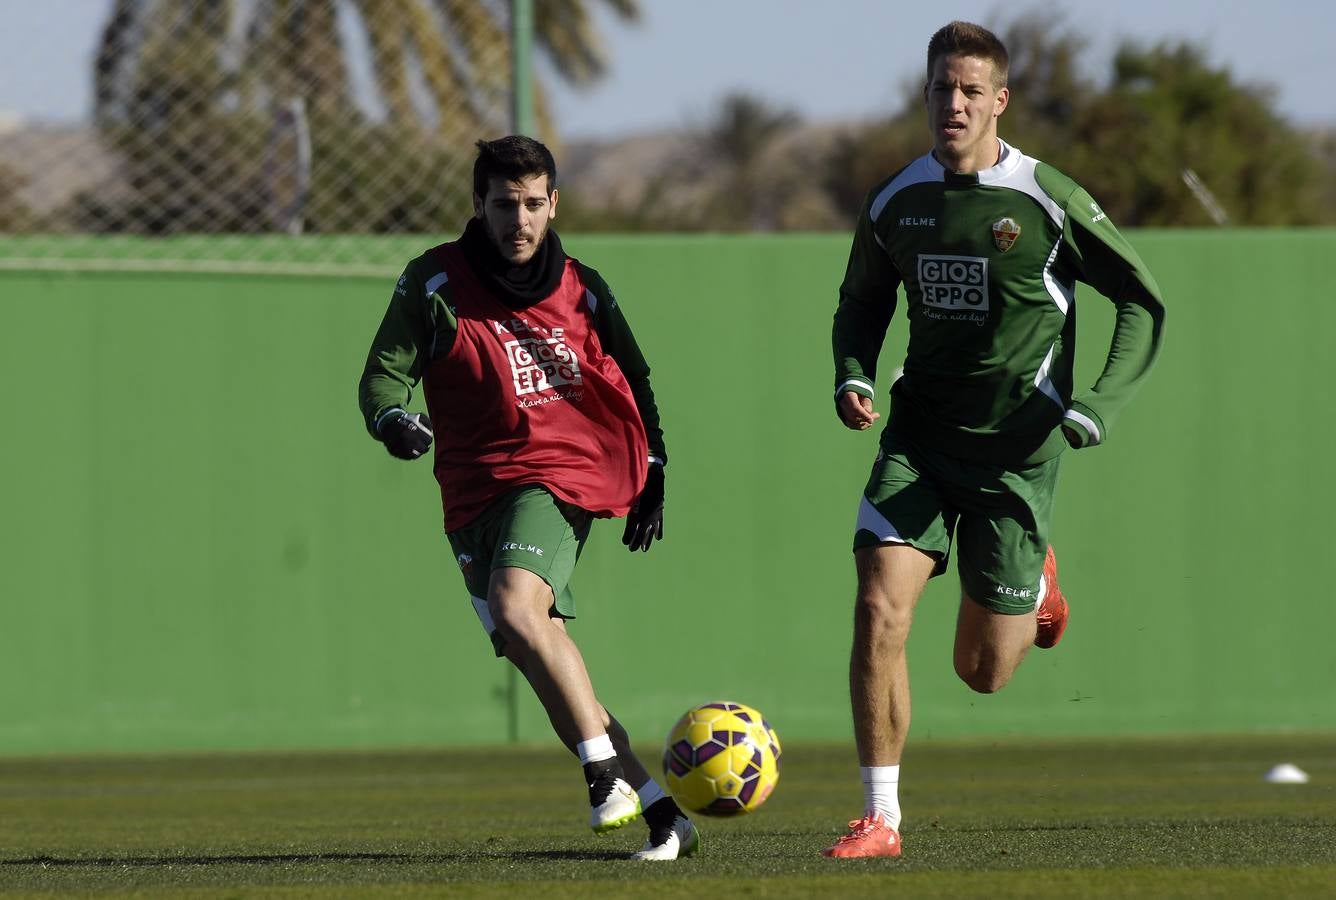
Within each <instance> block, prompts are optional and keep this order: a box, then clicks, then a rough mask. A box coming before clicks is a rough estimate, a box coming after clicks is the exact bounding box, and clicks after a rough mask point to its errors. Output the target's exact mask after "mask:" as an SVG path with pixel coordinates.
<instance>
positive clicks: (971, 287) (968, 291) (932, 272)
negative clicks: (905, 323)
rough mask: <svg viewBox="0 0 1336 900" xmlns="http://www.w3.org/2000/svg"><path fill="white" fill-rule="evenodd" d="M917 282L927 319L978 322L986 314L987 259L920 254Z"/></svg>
mask: <svg viewBox="0 0 1336 900" xmlns="http://www.w3.org/2000/svg"><path fill="white" fill-rule="evenodd" d="M918 282H919V290H920V292H921V294H922V296H923V305H924V306H925V307H927V311H926V312H925V314H926V315H928V316H930V317H931V318H936V319H957V318H959V319H964V320H966V321H970V322H982V321H983V316H984V314H986V313H987V312H988V260H987V259H983V258H981V257H977V256H942V255H934V254H927V253H924V254H920V255H919V258H918Z"/></svg>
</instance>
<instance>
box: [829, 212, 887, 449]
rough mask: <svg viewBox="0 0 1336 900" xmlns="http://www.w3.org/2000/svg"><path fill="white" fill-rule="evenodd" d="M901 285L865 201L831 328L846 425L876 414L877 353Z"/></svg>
mask: <svg viewBox="0 0 1336 900" xmlns="http://www.w3.org/2000/svg"><path fill="white" fill-rule="evenodd" d="M870 199H871V198H869V202H870ZM899 286H900V273H899V271H898V270H897V269H896V267H895V264H894V263H893V262H892V261H891V257H890V255H889V254H888V253H887V252H886V251H885V250H884V249H883V248H882V246H881V244H880V243H878V241H877V237H876V234H875V233H874V231H873V223H872V218H871V216H870V214H869V206H868V205H865V206H864V207H863V211H862V213H861V214H860V215H859V217H858V224H857V226H856V227H855V228H854V239H853V246H852V247H851V248H850V250H849V262H848V265H847V266H846V267H845V272H844V281H843V282H842V283H841V284H840V300H839V305H838V306H837V307H836V308H835V322H834V326H833V328H832V333H831V343H832V347H833V350H834V354H835V406H836V412H837V413H838V414H839V416H840V420H841V421H842V422H844V424H845V425H847V426H848V427H850V428H854V429H860V430H861V429H864V428H868V427H870V426H871V424H872V423H873V422H874V421H876V419H877V418H879V417H880V414H879V413H874V412H873V411H872V403H873V400H874V398H875V396H876V380H877V357H878V356H879V355H880V354H881V345H882V342H883V341H884V340H885V338H886V329H887V327H889V325H890V323H891V316H892V315H893V314H894V313H895V300H896V290H897V289H898V288H899Z"/></svg>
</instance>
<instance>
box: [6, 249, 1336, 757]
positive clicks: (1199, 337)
mask: <svg viewBox="0 0 1336 900" xmlns="http://www.w3.org/2000/svg"><path fill="white" fill-rule="evenodd" d="M1133 240H1134V243H1135V244H1136V245H1137V246H1138V248H1139V249H1140V250H1141V252H1142V254H1143V255H1144V257H1145V258H1146V260H1147V262H1148V263H1149V265H1150V267H1151V269H1152V270H1153V271H1154V272H1155V273H1156V275H1157V277H1158V278H1159V280H1160V283H1161V286H1162V287H1163V289H1164V293H1165V295H1166V298H1167V302H1168V305H1169V318H1168V329H1167V335H1168V337H1167V342H1166V350H1165V353H1164V356H1163V357H1162V361H1161V363H1160V366H1159V368H1158V369H1157V371H1156V373H1155V375H1154V377H1153V378H1152V380H1151V382H1150V383H1149V384H1148V386H1147V387H1146V389H1145V390H1144V391H1143V392H1142V394H1141V395H1140V396H1139V397H1138V398H1137V400H1136V401H1135V402H1134V404H1133V406H1132V407H1131V408H1130V409H1129V410H1128V411H1127V412H1126V414H1125V415H1124V416H1123V418H1122V419H1121V420H1120V421H1119V423H1118V426H1117V428H1116V429H1115V431H1114V432H1113V434H1112V436H1111V440H1110V442H1109V444H1108V445H1106V446H1103V447H1100V448H1096V449H1093V450H1089V451H1083V452H1081V453H1073V454H1069V455H1068V456H1067V457H1066V458H1065V462H1064V471H1063V481H1062V489H1061V491H1060V493H1059V499H1058V510H1057V519H1056V528H1057V533H1056V536H1055V544H1056V545H1057V547H1058V549H1059V553H1060V561H1061V566H1062V584H1063V589H1064V591H1065V592H1066V593H1067V594H1068V596H1069V597H1070V598H1071V601H1072V608H1073V612H1072V623H1071V627H1070V629H1069V630H1068V632H1067V637H1066V639H1065V640H1064V642H1063V645H1062V646H1061V648H1059V649H1057V650H1054V651H1050V652H1036V653H1034V654H1032V655H1031V657H1030V658H1029V659H1028V660H1027V662H1026V664H1025V665H1024V666H1023V667H1022V669H1021V671H1020V672H1019V673H1018V675H1017V677H1016V679H1015V680H1014V681H1013V683H1012V684H1011V685H1010V686H1009V687H1008V688H1007V689H1006V690H1005V691H1003V692H1002V693H1001V694H998V695H995V696H986V697H985V696H979V695H974V694H971V693H970V692H969V691H968V690H967V689H966V688H964V687H963V686H962V685H960V684H959V683H958V682H956V680H955V678H954V675H953V674H952V671H951V661H950V658H951V654H950V641H951V629H952V625H953V620H954V614H955V604H956V590H957V588H956V584H955V578H954V574H952V575H948V576H946V577H944V578H941V579H938V580H936V581H935V582H934V583H933V584H932V585H931V586H930V588H929V590H928V592H927V594H926V595H925V598H924V600H923V602H922V605H921V606H920V609H919V614H918V618H917V622H916V628H915V631H914V635H913V640H912V642H911V647H910V653H911V666H912V670H913V679H914V698H915V704H916V705H915V709H914V734H915V736H916V737H920V738H921V737H950V736H963V735H999V736H1001V735H1007V734H1012V733H1027V734H1034V733H1052V734H1104V733H1108V734H1114V733H1119V734H1125V733H1144V732H1210V731H1251V730H1274V729H1303V730H1314V729H1319V730H1325V729H1332V728H1336V703H1333V701H1332V699H1331V697H1332V695H1333V693H1336V651H1334V650H1333V648H1332V639H1333V637H1332V636H1333V634H1336V612H1334V611H1333V610H1336V606H1333V603H1332V601H1331V598H1330V596H1329V595H1328V594H1327V592H1326V589H1325V588H1324V577H1323V576H1325V570H1324V569H1322V568H1321V565H1320V563H1321V562H1322V560H1324V559H1330V558H1331V557H1330V553H1331V551H1330V549H1329V544H1330V542H1331V539H1330V534H1331V532H1330V530H1329V527H1328V519H1329V518H1330V517H1331V516H1332V514H1333V509H1336V504H1333V502H1332V501H1333V488H1332V486H1331V482H1330V481H1329V480H1328V479H1327V478H1326V477H1325V475H1324V473H1323V472H1322V471H1321V468H1320V466H1319V462H1320V460H1321V459H1323V458H1326V453H1327V448H1328V447H1329V446H1330V445H1331V440H1332V436H1333V435H1332V431H1333V429H1332V425H1331V416H1330V415H1329V412H1328V411H1329V409H1330V399H1329V395H1328V391H1329V390H1331V386H1332V384H1333V381H1336V377H1334V376H1336V362H1333V361H1332V357H1331V354H1330V353H1329V352H1328V350H1327V348H1326V346H1325V340H1326V336H1327V335H1328V334H1330V333H1332V330H1333V326H1336V304H1333V303H1332V302H1331V295H1330V291H1329V289H1328V287H1327V279H1326V275H1327V273H1326V269H1325V263H1326V262H1327V261H1328V260H1330V259H1331V258H1333V257H1336V232H1334V231H1329V230H1328V231H1245V232H1240V231H1229V232H1225V231H1211V232H1206V231H1202V232H1172V233H1170V232H1139V233H1135V234H1134V235H1133ZM425 242H427V239H424V246H425ZM567 243H568V245H569V247H570V248H571V250H572V252H574V253H575V254H577V255H580V256H581V257H582V258H584V259H586V260H587V261H589V262H591V263H592V264H594V265H595V266H597V267H598V268H599V269H600V270H601V271H602V272H603V274H604V275H605V276H606V277H607V278H608V280H609V281H610V283H611V284H612V285H613V286H614V288H615V289H616V290H617V292H618V295H619V298H620V299H621V301H622V303H623V305H624V307H625V309H626V311H627V314H628V317H629V318H630V320H631V322H632V325H633V326H634V327H635V329H636V331H637V334H638V336H639V338H640V341H641V344H642V346H643V347H644V349H645V351H646V354H647V356H648V357H649V359H650V361H651V363H652V364H653V366H654V372H655V387H656V390H657V392H658V394H659V398H660V405H661V408H662V411H663V416H664V423H665V427H666V430H667V437H668V441H669V451H670V454H671V457H672V458H671V464H670V466H669V470H668V476H669V477H668V507H667V509H668V512H667V524H666V532H667V539H666V541H665V542H664V543H663V544H662V545H656V546H655V548H654V549H653V550H652V551H651V552H650V553H648V554H636V555H635V556H632V555H631V554H628V553H626V552H625V550H624V549H623V548H622V546H621V544H620V543H619V541H618V537H619V535H620V527H619V526H617V525H613V524H610V523H602V524H601V525H600V526H599V527H596V529H595V532H594V537H593V538H592V540H591V546H590V547H589V549H588V551H587V554H586V557H585V560H584V561H583V562H582V564H581V567H580V570H579V572H578V573H577V576H576V582H575V587H576V591H577V595H578V597H579V601H580V611H581V617H580V619H579V620H578V621H577V622H576V623H575V624H574V626H573V633H574V634H575V635H576V638H577V640H578V641H579V642H580V643H581V645H582V646H583V648H584V650H585V654H586V657H587V661H588V663H589V666H590V669H591V670H592V673H593V676H594V681H595V685H596V686H597V687H598V689H599V691H600V695H601V697H602V699H603V700H604V702H605V704H606V705H607V706H608V707H609V708H610V709H612V710H613V711H614V712H616V713H617V714H618V715H619V717H620V718H622V719H623V721H625V722H626V724H627V725H628V726H629V727H630V728H631V729H632V732H633V734H634V735H636V736H638V737H640V738H642V739H644V740H651V741H653V740H658V739H659V737H660V736H661V735H662V733H663V732H664V731H666V729H667V728H668V726H669V725H670V724H671V723H672V721H673V720H674V719H675V718H676V716H677V715H678V714H679V713H680V712H681V711H682V709H684V708H685V707H686V706H688V705H689V704H691V703H694V702H698V701H701V700H706V699H712V698H724V699H728V698H733V699H738V700H742V701H745V702H748V703H751V704H753V705H756V706H758V707H760V708H761V709H762V710H764V711H765V712H766V714H767V716H768V717H769V718H770V719H771V720H772V722H773V723H774V724H775V725H776V727H777V728H778V730H779V731H780V733H781V735H782V736H784V737H787V738H790V739H795V738H797V739H802V738H830V737H833V738H844V737H847V736H848V735H849V734H850V733H851V730H850V725H849V712H848V703H847V687H846V681H845V678H846V676H845V673H846V665H847V656H848V646H849V629H850V621H851V614H850V606H851V597H852V592H853V578H852V565H851V559H850V555H849V550H848V544H849V539H850V531H851V528H852V523H853V515H854V510H855V506H856V501H857V498H858V493H859V490H860V488H861V486H862V482H863V479H864V477H865V475H866V472H867V469H868V466H869V465H870V463H871V460H872V456H873V454H874V452H875V443H876V441H875V436H874V435H872V434H855V433H853V432H849V431H846V430H844V429H843V428H841V427H840V426H839V425H838V423H837V422H836V420H835V417H834V414H833V411H832V404H831V399H830V387H831V375H830V360H829V355H830V353H829V324H830V316H831V312H832V310H833V306H834V297H835V290H836V287H837V285H838V282H839V279H840V276H841V274H842V272H843V266H844V257H845V254H846V251H847V238H845V237H843V236H838V235H834V236H808V237H802V236H795V237H732V238H724V237H671V236H669V237H624V238H623V237H606V238H595V237H579V236H573V237H570V238H569V239H568V241H567ZM392 284H393V278H386V279H366V278H351V279H349V278H344V279H332V278H331V279H317V278H300V279H299V278H286V277H260V276H242V275H236V276H229V275H184V274H183V275H168V274H149V275H133V274H108V273H79V274H75V273H22V272H4V273H0V360H2V362H0V366H2V367H3V368H0V375H2V376H3V383H4V384H5V387H6V390H5V394H4V397H5V401H6V406H7V407H8V410H7V412H8V419H9V425H8V427H7V429H6V440H5V441H4V444H3V450H0V454H3V467H2V470H3V472H4V473H5V474H4V480H5V491H4V509H5V517H4V520H5V523H6V528H5V531H6V535H5V541H4V543H5V550H4V560H5V561H4V565H3V573H2V574H0V578H2V579H3V580H2V581H0V590H2V591H3V597H4V601H5V602H4V607H3V608H4V610H5V615H4V622H3V625H2V626H0V709H3V710H4V712H3V715H0V753H11V754H12V753H31V752H47V751H103V750H132V749H193V748H219V749H222V748H251V747H254V748H287V747H350V746H395V745H422V744H440V743H482V742H491V741H498V740H504V739H506V737H507V735H508V733H509V730H510V728H511V723H510V721H509V718H508V713H507V709H508V707H507V704H506V702H505V697H506V690H507V686H508V683H509V679H508V677H507V675H506V669H505V666H504V664H502V663H500V662H498V661H496V660H494V659H493V658H492V655H491V652H490V647H489V645H488V643H487V641H486V640H485V639H484V638H483V636H482V632H481V629H480V628H479V627H478V625H477V622H476V619H475V617H474V614H473V611H472V608H471V606H470V605H469V602H468V600H467V596H466V595H465V593H464V591H463V589H462V585H461V583H460V580H459V576H458V574H457V573H456V572H455V571H454V567H453V562H452V560H451V559H450V556H449V553H448V551H447V548H446V544H445V542H444V539H443V537H442V536H441V534H440V525H439V523H440V510H439V505H438V499H437V495H436V490H435V484H434V482H433V481H432V478H431V473H430V470H429V465H428V463H426V462H425V461H422V462H418V463H415V464H405V463H400V462H397V461H395V460H392V459H390V457H389V456H388V455H387V454H386V453H385V452H384V450H383V449H382V448H381V447H380V446H379V445H377V444H375V443H374V442H372V441H371V440H370V439H369V438H367V437H366V435H365V433H364V432H363V431H362V427H361V423H360V419H359V416H358V412H357V408H356V397H355V394H356V383H357V378H358V375H359V374H360V370H361V366H362V362H363V358H364V355H365V352H366V347H367V344H368V342H369V340H370V337H371V334H372V332H373V330H374V329H375V327H376V324H377V323H378V321H379V318H380V315H381V312H382V311H383V308H384V304H385V302H386V300H387V298H388V295H389V290H390V288H391V287H392ZM1078 310H1079V316H1080V326H1081V334H1082V346H1081V366H1082V381H1083V383H1088V382H1089V381H1090V380H1092V379H1093V378H1094V377H1095V375H1096V374H1097V372H1098V367H1099V365H1100V363H1101V361H1102V351H1103V349H1104V347H1105V346H1106V345H1107V337H1108V329H1109V326H1110V321H1111V315H1110V310H1111V307H1110V306H1109V304H1108V303H1107V302H1105V301H1104V300H1103V299H1102V298H1100V297H1099V296H1098V295H1096V294H1094V293H1092V292H1084V293H1081V294H1080V295H1079V299H1078ZM902 324H903V323H902V320H901V319H899V318H897V321H896V326H893V327H896V335H897V336H900V335H901V334H902V332H900V331H899V330H898V326H901V325H902ZM901 340H902V338H901ZM901 340H893V342H892V345H891V348H890V349H888V351H887V355H886V356H885V357H884V358H885V359H886V360H889V359H890V358H891V355H892V353H893V348H897V347H899V346H901ZM890 367H891V366H890V365H889V364H887V365H884V366H883V368H884V369H885V370H889V368H890ZM883 381H884V378H883ZM516 725H517V728H518V736H519V739H521V740H524V741H547V740H550V738H549V733H548V727H547V724H546V720H545V718H544V717H543V715H542V713H541V710H540V709H539V708H538V707H537V705H536V704H535V703H534V702H533V701H532V700H530V699H528V697H527V694H526V695H523V696H522V700H521V702H520V704H519V707H518V720H517V722H516Z"/></svg>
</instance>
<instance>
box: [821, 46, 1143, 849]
mask: <svg viewBox="0 0 1336 900" xmlns="http://www.w3.org/2000/svg"><path fill="white" fill-rule="evenodd" d="M1007 64H1008V61H1007V51H1006V48H1005V47H1004V46H1003V45H1002V43H1001V42H1000V41H999V40H998V39H997V37H996V36H995V35H993V34H992V33H991V32H989V31H987V30H985V29H983V28H981V27H979V26H977V25H972V24H969V23H965V22H952V23H950V24H949V25H947V26H945V27H944V28H942V29H940V30H939V31H937V33H936V34H934V35H933V36H932V39H931V40H930V42H929V44H928V67H927V82H926V83H925V85H924V90H923V96H924V102H925V104H926V106H927V111H928V124H929V126H930V128H931V130H932V145H933V146H932V151H931V152H930V153H928V154H927V155H925V156H922V157H920V158H919V159H917V160H915V161H913V162H911V163H910V164H909V165H907V166H905V167H904V168H903V169H901V170H900V171H899V172H897V173H895V174H894V175H892V176H891V177H890V178H888V179H886V180H885V181H884V182H882V183H881V184H879V185H877V186H876V187H875V188H874V189H873V190H872V191H871V192H870V193H869V195H868V199H867V203H866V205H865V206H864V207H863V210H862V213H861V215H860V216H859V218H858V224H857V227H856V230H855V233H854V239H853V247H852V250H851V251H850V254H849V263H848V268H847V270H846V272H845V277H844V281H843V283H842V284H841V286H840V297H839V306H838V309H837V310H836V313H835V322H834V329H833V332H834V334H833V345H834V354H835V403H836V408H837V412H838V414H839V417H840V420H841V421H842V422H843V423H844V425H845V426H846V427H848V428H851V429H854V430H858V431H862V430H865V429H868V428H871V427H872V425H873V423H875V422H876V421H877V420H878V419H879V418H880V417H881V414H880V413H879V412H876V411H875V402H874V401H875V389H876V385H877V371H876V367H877V357H878V355H879V353H880V351H881V345H882V341H883V339H884V337H885V335H886V329H887V327H888V326H889V324H890V321H891V316H892V313H893V312H894V310H895V307H896V293H897V290H899V289H903V291H904V297H905V303H904V311H905V318H907V319H908V322H909V342H908V348H907V352H906V355H905V360H904V365H903V368H902V370H901V372H900V373H899V377H897V378H895V379H894V383H893V385H892V387H891V389H890V396H891V403H890V414H889V416H888V417H887V422H886V425H885V427H884V428H883V430H882V433H881V440H880V449H879V452H878V454H877V458H876V461H875V463H874V464H873V467H872V473H871V476H870V477H869V479H868V482H867V486H866V487H865V489H864V492H863V498H862V501H861V504H860V507H859V511H858V519H857V524H856V526H855V534H854V541H853V546H854V563H855V568H856V571H857V577H858V593H857V597H856V599H855V604H854V637H853V650H852V653H851V659H850V665H849V684H850V694H851V702H852V705H853V719H854V734H855V739H856V741H857V745H858V756H859V764H860V767H861V775H862V782H863V792H864V809H863V814H862V815H861V816H860V817H859V818H857V819H855V820H854V821H852V822H850V823H849V831H848V833H847V834H845V835H844V836H843V837H841V838H840V839H839V840H838V841H837V842H836V843H835V844H834V845H832V846H830V847H828V848H826V849H825V850H824V851H823V852H824V854H825V855H826V856H829V857H836V858H848V857H869V856H891V857H894V856H899V855H900V834H899V829H900V802H899V796H898V786H899V780H900V757H901V752H902V750H903V748H904V744H905V736H906V733H907V731H908V728H909V707H910V702H909V681H908V670H907V667H906V663H905V643H906V640H907V638H908V634H909V628H910V621H911V619H912V616H913V612H914V607H915V604H916V603H917V602H918V599H919V596H920V594H921V593H922V591H923V588H924V586H925V585H926V583H927V581H928V579H929V578H931V577H932V576H934V575H937V574H940V573H942V572H943V571H945V569H946V566H947V560H948V556H949V555H950V553H951V550H952V547H953V543H954V549H955V553H956V556H957V562H956V567H957V570H958V572H959V575H960V582H961V599H960V607H959V611H958V614H957V619H956V636H955V649H954V662H955V670H956V673H957V674H958V675H959V676H960V678H961V679H962V680H963V681H964V682H965V683H966V684H968V685H969V686H970V687H971V688H973V689H974V690H976V691H979V692H981V693H991V692H993V691H996V690H998V689H1000V688H1001V687H1002V686H1003V685H1005V684H1006V683H1007V681H1008V680H1009V679H1010V678H1011V676H1012V674H1013V673H1014V672H1015V670H1016V667H1017V666H1018V665H1019V664H1020V662H1021V660H1022V658H1024V656H1025V653H1026V651H1027V650H1028V649H1029V647H1030V646H1031V645H1037V646H1039V647H1052V646H1053V645H1055V644H1056V643H1057V642H1058V639H1059V638H1060V637H1061V636H1062V632H1063V629H1064V628H1065V626H1066V623H1067V603H1066V600H1065V599H1064V598H1063V596H1062V593H1061V592H1060V591H1059V589H1058V584H1057V564H1056V561H1055V559H1054V557H1053V550H1052V547H1051V546H1050V544H1049V531H1050V518H1051V514H1052V509H1053V492H1054V488H1055V485H1056V482H1057V474H1058V460H1059V454H1060V453H1061V452H1062V451H1063V450H1064V449H1066V448H1067V447H1069V446H1070V447H1074V448H1084V447H1091V446H1094V445H1096V444H1100V443H1102V442H1103V441H1104V440H1105V439H1106V438H1107V435H1108V433H1109V429H1110V427H1111V426H1112V425H1113V422H1114V420H1115V418H1116V416H1117V414H1118V412H1119V411H1120V410H1121V409H1122V408H1123V406H1124V405H1125V404H1126V403H1127V401H1128V400H1129V398H1130V397H1131V396H1132V394H1133V392H1134V391H1135V389H1136V388H1137V386H1138V385H1139V384H1140V383H1141V381H1142V380H1143V379H1144V378H1145V377H1146V375H1147V373H1148V372H1149V370H1150V368H1151V363H1152V361H1153V360H1154V359H1155V356H1156V353H1157V350H1158V348H1159V345H1160V337H1161V331H1162V327H1163V320H1164V307H1163V304H1162V303H1161V300H1160V292H1159V288H1158V287H1157V286H1156V284H1155V281H1154V279H1153V278H1151V276H1150V273H1149V272H1147V271H1146V268H1145V266H1144V265H1143V264H1142V262H1141V260H1140V259H1139V258H1138V257H1137V254H1136V253H1135V251H1133V249H1132V248H1131V246H1130V245H1129V244H1128V243H1127V241H1126V240H1124V238H1123V237H1122V236H1121V235H1120V234H1119V233H1118V231H1117V229H1115V228H1114V226H1113V223H1112V222H1110V221H1109V218H1108V216H1106V215H1105V214H1104V212H1103V211H1102V210H1101V209H1100V208H1099V206H1098V205H1097V204H1096V203H1095V202H1094V201H1093V200H1092V199H1091V198H1090V195H1089V194H1087V193H1086V192H1085V191H1084V190H1082V189H1081V187H1080V186H1078V185H1077V184H1076V183H1075V182H1073V181H1072V180H1071V179H1070V178H1068V177H1067V176H1065V175H1063V174H1062V173H1060V172H1058V171H1057V170H1055V169H1053V168H1051V167H1049V166H1047V165H1045V164H1044V163H1042V162H1039V161H1038V160H1036V159H1033V158H1031V157H1028V156H1026V155H1025V154H1024V153H1022V152H1021V151H1020V150H1019V149H1017V148H1015V147H1012V146H1009V145H1007V144H1006V143H1005V142H1003V141H1002V140H1000V139H999V138H998V135H997V120H998V118H999V117H1000V116H1001V115H1002V113H1003V112H1004V111H1005V110H1006V108H1007V102H1008V99H1009V96H1010V95H1009V91H1008V88H1007ZM1077 281H1081V282H1084V283H1086V284H1088V285H1090V286H1092V287H1093V288H1095V290H1097V291H1099V292H1100V293H1101V294H1103V295H1104V296H1106V297H1107V298H1108V299H1109V300H1111V301H1112V302H1113V304H1114V306H1115V309H1116V313H1115V326H1114V332H1113V338H1112V342H1111V346H1110V347H1109V351H1108V358H1107V362H1106V363H1105V365H1104V369H1103V372H1102V373H1101V375H1100V376H1099V378H1098V379H1097V380H1096V382H1095V384H1094V386H1093V387H1092V388H1090V389H1089V390H1087V391H1084V392H1081V393H1074V385H1073V374H1072V364H1073V356H1074V352H1075V348H1076V314H1075V309H1074V302H1075V289H1076V282H1077Z"/></svg>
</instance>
